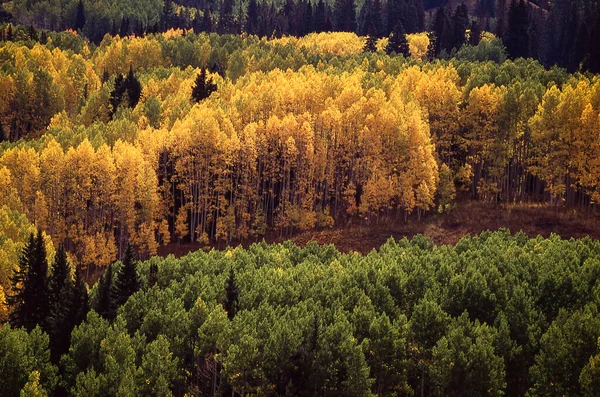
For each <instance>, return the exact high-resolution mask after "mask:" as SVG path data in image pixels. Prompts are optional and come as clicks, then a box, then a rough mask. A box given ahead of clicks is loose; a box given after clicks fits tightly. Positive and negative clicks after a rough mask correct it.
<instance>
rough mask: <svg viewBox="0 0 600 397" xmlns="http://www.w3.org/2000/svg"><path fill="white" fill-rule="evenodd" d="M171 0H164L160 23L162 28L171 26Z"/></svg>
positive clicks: (165, 28) (167, 28) (166, 28)
mask: <svg viewBox="0 0 600 397" xmlns="http://www.w3.org/2000/svg"><path fill="white" fill-rule="evenodd" d="M173 17H174V15H173V0H164V4H163V12H162V19H161V25H162V28H163V30H169V29H170V28H172V27H173Z"/></svg>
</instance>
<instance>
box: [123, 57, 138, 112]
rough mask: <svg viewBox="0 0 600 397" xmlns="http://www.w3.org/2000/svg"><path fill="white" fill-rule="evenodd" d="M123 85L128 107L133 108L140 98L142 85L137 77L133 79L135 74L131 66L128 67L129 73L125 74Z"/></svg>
mask: <svg viewBox="0 0 600 397" xmlns="http://www.w3.org/2000/svg"><path fill="white" fill-rule="evenodd" d="M124 84H125V89H126V90H127V94H128V95H127V96H128V99H129V107H130V108H134V107H135V106H136V105H137V104H138V102H139V101H140V96H141V95H142V85H141V84H140V81H139V80H138V79H137V77H135V74H134V73H133V67H132V66H131V65H129V73H127V78H126V79H125V81H124Z"/></svg>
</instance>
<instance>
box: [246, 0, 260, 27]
mask: <svg viewBox="0 0 600 397" xmlns="http://www.w3.org/2000/svg"><path fill="white" fill-rule="evenodd" d="M245 29H246V33H248V34H257V33H258V3H257V2H256V0H250V2H249V3H248V11H247V13H246V28H245Z"/></svg>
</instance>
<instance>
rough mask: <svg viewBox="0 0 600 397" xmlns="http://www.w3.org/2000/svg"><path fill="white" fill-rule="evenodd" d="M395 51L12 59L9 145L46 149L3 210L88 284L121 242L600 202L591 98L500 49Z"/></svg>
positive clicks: (16, 165) (178, 40) (171, 52)
mask: <svg viewBox="0 0 600 397" xmlns="http://www.w3.org/2000/svg"><path fill="white" fill-rule="evenodd" d="M398 26H399V28H400V25H398ZM399 28H398V29H399ZM400 33H401V31H400ZM398 36H401V34H399V35H398ZM394 37H395V36H394V35H393V36H392V40H391V41H390V40H389V39H388V38H382V39H380V40H378V41H377V42H376V43H375V46H376V50H377V51H375V52H368V53H365V52H363V50H364V47H365V39H364V38H359V37H358V36H356V35H354V34H353V33H329V34H326V33H321V34H314V35H309V36H306V37H304V38H301V39H298V38H288V37H286V38H281V39H274V40H259V39H257V38H255V37H247V38H241V37H234V36H218V35H215V34H212V35H206V34H201V35H195V34H187V35H185V36H184V35H183V34H182V32H178V31H169V32H168V33H165V34H162V35H154V36H149V37H145V38H125V39H121V38H118V37H116V38H107V39H106V40H104V41H103V43H102V45H100V46H99V47H97V48H96V49H94V50H93V51H92V50H91V49H90V48H89V47H87V46H85V45H84V47H83V48H82V49H80V51H79V53H77V52H74V51H73V50H68V49H64V50H63V49H61V48H62V47H53V49H52V50H51V49H50V48H52V47H49V46H43V45H40V44H31V48H30V47H29V46H27V45H18V44H17V43H10V42H9V43H5V44H4V45H3V46H2V54H5V55H4V56H5V59H6V60H7V61H6V62H5V63H3V70H4V71H3V72H2V73H0V85H2V87H4V88H5V89H3V90H1V91H0V93H1V94H0V95H2V100H0V122H1V123H2V126H3V128H4V126H11V127H9V128H8V129H7V130H8V135H7V136H8V137H9V138H10V140H11V141H12V140H15V139H16V138H18V137H19V136H20V134H21V132H19V131H27V129H28V128H33V127H30V126H33V125H35V126H40V127H36V130H34V131H32V132H31V133H30V134H29V135H26V136H28V137H29V138H31V137H34V136H36V135H41V137H40V139H37V140H28V141H24V140H21V141H19V142H18V143H16V144H7V143H5V144H4V145H3V146H2V147H0V190H1V191H2V192H3V194H2V195H0V205H4V206H6V208H7V210H10V211H18V212H20V213H22V214H24V215H25V216H26V218H27V219H28V220H29V222H31V223H33V224H34V225H36V226H38V227H40V228H42V229H43V230H45V231H46V232H47V233H48V234H49V235H50V236H51V237H52V239H53V241H54V242H55V243H56V245H57V246H58V245H60V243H64V245H65V248H66V249H67V251H68V252H69V253H70V254H72V259H73V261H74V262H75V263H77V264H78V265H79V266H80V267H81V268H82V269H83V270H84V272H86V269H90V268H93V267H94V266H105V265H107V264H109V263H111V262H112V261H114V260H115V259H116V258H117V257H121V255H122V254H123V253H124V250H125V247H126V244H127V242H131V244H133V245H134V247H135V248H136V250H137V251H138V253H139V254H140V256H141V257H142V258H146V257H148V256H150V255H153V254H155V253H156V252H157V249H158V247H159V245H161V244H167V243H169V242H170V241H181V240H183V241H200V242H202V243H203V244H207V243H209V242H213V243H219V242H224V243H228V242H231V241H234V240H235V241H240V240H242V241H243V240H248V239H256V238H259V237H260V236H262V235H265V234H266V233H267V232H271V233H277V234H279V235H281V236H284V235H290V234H291V233H294V232H296V231H302V230H309V229H313V228H324V227H330V226H332V225H334V224H347V223H348V222H358V221H360V222H368V223H370V222H379V221H402V220H404V221H406V220H407V219H408V216H409V215H411V214H415V215H416V216H415V217H416V218H419V217H420V216H421V215H422V214H423V213H425V212H426V211H427V210H430V209H432V208H435V209H438V210H444V209H445V208H449V206H450V203H451V202H452V200H453V199H454V197H455V196H456V194H457V193H460V192H461V191H465V192H468V193H463V194H464V195H470V196H471V197H473V198H475V199H479V200H484V201H488V202H490V203H496V204H497V203H506V202H528V201H535V202H547V203H551V204H554V205H559V204H561V205H562V204H566V205H573V206H581V207H587V206H591V205H593V203H594V202H596V200H597V199H598V197H599V196H600V189H599V186H598V182H597V181H598V175H599V174H600V167H598V164H596V163H597V161H596V159H598V158H600V155H599V154H598V153H596V152H597V148H598V145H596V144H594V142H595V135H594V131H597V123H598V114H599V112H600V108H599V107H598V99H597V98H598V92H599V90H600V82H599V81H598V79H597V78H594V77H587V76H583V75H575V76H569V75H568V74H566V73H565V72H564V71H562V70H560V69H551V70H545V69H544V68H543V67H542V66H541V65H540V64H539V63H537V62H535V61H532V60H523V59H520V60H517V61H506V62H503V61H504V60H506V56H505V54H504V52H503V47H502V45H501V44H500V43H499V40H498V39H497V38H493V37H488V36H485V37H483V39H482V40H481V41H480V43H478V44H477V46H464V47H463V48H462V49H461V50H460V51H458V52H457V53H456V56H455V58H453V60H452V61H451V62H435V63H418V59H420V58H421V57H425V56H426V49H427V46H428V39H427V37H426V36H423V35H407V41H408V47H409V50H410V53H411V56H410V58H408V59H407V58H404V57H396V56H394V55H392V56H388V55H387V54H386V53H385V51H383V50H384V49H385V48H390V47H393V46H398V45H399V46H400V47H397V50H398V51H400V50H402V49H404V50H405V49H406V43H404V44H402V43H403V40H399V43H397V42H396V41H395V39H394ZM390 43H391V44H390ZM61 45H62V44H61ZM69 48H70V47H69ZM402 51H403V50H402ZM393 53H396V51H393ZM490 60H493V61H496V62H493V61H490ZM497 62H503V63H497ZM188 66H193V67H192V68H188ZM42 67H43V69H42ZM194 68H196V69H194ZM197 68H200V71H201V73H198V69H197ZM286 68H289V69H287V71H285V72H284V71H282V70H283V69H286ZM207 69H208V70H209V71H207ZM128 70H129V73H128V74H127V76H128V77H126V78H124V77H123V78H121V79H119V76H120V75H121V74H125V73H127V71H128ZM134 70H135V71H136V72H135V73H134V72H133V71H134ZM210 70H213V72H210ZM42 75H44V76H46V77H44V79H45V83H44V84H41V80H37V79H36V76H42ZM211 81H212V82H211ZM202 82H204V88H202V84H199V83H202ZM213 85H216V86H217V87H218V89H217V90H216V91H213V89H214V88H215V87H214V86H213ZM119 87H120V88H119ZM131 87H133V88H131ZM117 88H119V90H117ZM200 88H202V89H200ZM195 91H197V93H198V98H201V97H202V98H203V99H202V100H201V101H200V102H199V103H197V104H196V99H195V97H194V96H193V95H192V94H193V93H194V92H195ZM201 91H202V92H201ZM209 92H212V95H210V96H209V97H206V94H208V93H209ZM67 93H70V94H68V95H67ZM132 93H133V94H134V95H132ZM200 93H202V95H199V94H200ZM32 98H38V99H37V101H38V102H34V103H38V104H40V105H39V106H37V105H36V106H33V105H31V100H32ZM40 98H41V99H40ZM43 98H46V99H47V101H46V102H44V100H43ZM117 99H119V101H117ZM132 99H133V101H132ZM136 99H137V100H138V101H137V103H136V102H135V100H136ZM117 102H118V104H117ZM115 105H117V106H116V108H115ZM55 107H57V108H55ZM19 109H20V110H19ZM115 110H116V112H115ZM43 120H46V121H43ZM23 133H25V132H23ZM117 187H118V188H117ZM25 240H26V238H25V239H21V240H20V241H21V243H23V242H24V241H25ZM7 250H8V251H7V252H11V253H9V254H6V255H11V256H13V257H14V252H15V250H14V248H7ZM4 262H5V263H8V262H6V261H4ZM1 263H2V261H0V264H1ZM2 267H3V269H2V272H0V275H1V274H4V276H2V278H0V284H2V287H3V289H4V291H5V292H6V291H9V289H10V286H9V283H8V281H7V280H8V275H9V274H10V269H11V267H10V265H8V264H6V265H3V266H2Z"/></svg>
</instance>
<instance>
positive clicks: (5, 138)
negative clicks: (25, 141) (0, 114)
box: [0, 121, 8, 142]
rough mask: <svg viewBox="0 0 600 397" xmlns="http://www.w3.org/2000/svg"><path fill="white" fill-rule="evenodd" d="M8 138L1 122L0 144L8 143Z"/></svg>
mask: <svg viewBox="0 0 600 397" xmlns="http://www.w3.org/2000/svg"><path fill="white" fill-rule="evenodd" d="M7 140H8V138H7V137H6V135H5V134H4V127H3V126H2V121H0V142H4V141H7Z"/></svg>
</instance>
